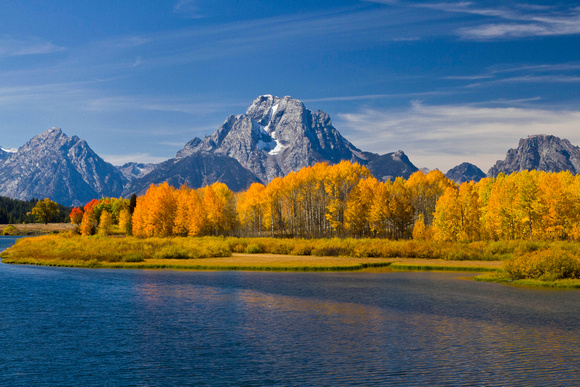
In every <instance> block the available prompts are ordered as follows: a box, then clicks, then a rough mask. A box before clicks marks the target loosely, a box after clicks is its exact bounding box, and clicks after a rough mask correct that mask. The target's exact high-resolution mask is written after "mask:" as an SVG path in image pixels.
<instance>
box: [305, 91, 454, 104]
mask: <svg viewBox="0 0 580 387" xmlns="http://www.w3.org/2000/svg"><path fill="white" fill-rule="evenodd" d="M445 94H448V93H447V92H443V91H426V92H419V93H392V94H367V95H347V96H339V97H324V98H308V99H303V100H302V102H338V101H361V100H372V99H386V98H400V97H405V98H413V97H414V98H417V97H426V96H435V95H445Z"/></svg>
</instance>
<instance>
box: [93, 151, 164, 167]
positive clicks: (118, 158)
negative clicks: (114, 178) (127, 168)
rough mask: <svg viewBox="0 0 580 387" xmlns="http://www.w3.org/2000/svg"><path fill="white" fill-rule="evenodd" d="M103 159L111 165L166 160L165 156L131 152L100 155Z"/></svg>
mask: <svg viewBox="0 0 580 387" xmlns="http://www.w3.org/2000/svg"><path fill="white" fill-rule="evenodd" d="M100 156H101V157H102V159H103V160H105V161H106V162H108V163H111V164H113V165H124V164H127V163H131V162H135V163H145V164H147V163H156V164H157V163H161V162H163V161H165V160H167V157H156V156H151V155H150V154H149V153H131V154H126V155H108V154H105V155H100Z"/></svg>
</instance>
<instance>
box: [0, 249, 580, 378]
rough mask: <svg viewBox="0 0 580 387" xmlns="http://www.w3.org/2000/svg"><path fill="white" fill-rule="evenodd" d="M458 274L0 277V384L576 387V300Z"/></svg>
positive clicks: (57, 271)
mask: <svg viewBox="0 0 580 387" xmlns="http://www.w3.org/2000/svg"><path fill="white" fill-rule="evenodd" d="M2 242H3V238H0V243H2ZM461 276H466V274H456V273H431V272H419V273H405V272H393V273H264V272H187V271H145V270H143V271H133V270H90V269H67V268H47V267H33V266H15V265H6V264H0V300H1V301H0V303H1V304H0V305H1V308H0V348H2V351H0V380H2V381H3V383H5V384H6V385H42V384H61V385H62V384H67V385H183V384H187V385H232V384H237V385H348V384H363V385H497V386H500V385H579V384H580V371H578V370H579V369H580V322H579V321H580V308H579V306H580V293H579V292H578V291H577V290H546V289H527V288H516V287H510V286H503V285H498V284H492V283H479V282H475V281H468V280H464V279H460V278H459V277H461Z"/></svg>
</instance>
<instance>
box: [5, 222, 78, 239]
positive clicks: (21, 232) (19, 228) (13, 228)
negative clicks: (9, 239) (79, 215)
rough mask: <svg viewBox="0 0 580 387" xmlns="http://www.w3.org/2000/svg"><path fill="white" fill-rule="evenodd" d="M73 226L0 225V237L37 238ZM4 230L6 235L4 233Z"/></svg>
mask: <svg viewBox="0 0 580 387" xmlns="http://www.w3.org/2000/svg"><path fill="white" fill-rule="evenodd" d="M73 228H74V226H73V225H72V224H70V223H48V224H43V223H22V224H0V235H9V236H39V235H49V234H58V233H60V232H63V231H64V232H66V231H69V230H72V229H73ZM5 230H7V231H6V233H5Z"/></svg>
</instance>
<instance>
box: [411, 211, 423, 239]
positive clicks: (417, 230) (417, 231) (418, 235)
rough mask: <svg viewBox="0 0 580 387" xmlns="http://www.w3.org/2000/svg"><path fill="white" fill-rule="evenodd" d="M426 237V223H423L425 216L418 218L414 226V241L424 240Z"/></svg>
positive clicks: (421, 215) (420, 215)
mask: <svg viewBox="0 0 580 387" xmlns="http://www.w3.org/2000/svg"><path fill="white" fill-rule="evenodd" d="M425 235H426V230H425V222H423V214H419V215H418V216H417V220H416V221H415V224H414V225H413V239H416V240H424V239H426V238H425Z"/></svg>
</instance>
